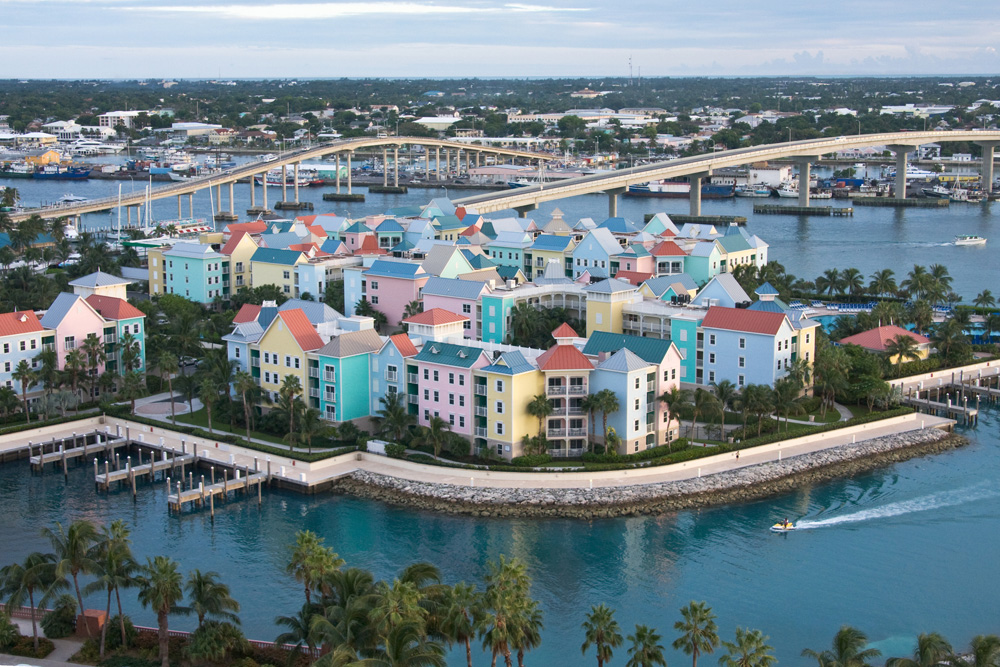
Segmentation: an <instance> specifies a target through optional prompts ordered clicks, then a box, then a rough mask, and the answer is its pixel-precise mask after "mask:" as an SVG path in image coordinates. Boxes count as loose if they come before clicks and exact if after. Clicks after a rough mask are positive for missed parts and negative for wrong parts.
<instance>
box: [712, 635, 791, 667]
mask: <svg viewBox="0 0 1000 667" xmlns="http://www.w3.org/2000/svg"><path fill="white" fill-rule="evenodd" d="M767 639H768V637H767V635H765V634H764V633H762V632H761V631H760V630H744V629H743V628H740V627H737V628H736V640H735V641H732V642H727V641H723V642H722V645H723V646H724V647H726V655H724V656H722V657H721V658H719V664H720V665H721V666H722V667H771V666H772V665H774V664H777V662H778V659H777V658H775V657H774V655H772V653H771V651H773V650H774V649H773V647H771V646H770V645H769V644H768V643H767Z"/></svg>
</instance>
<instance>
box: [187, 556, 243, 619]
mask: <svg viewBox="0 0 1000 667" xmlns="http://www.w3.org/2000/svg"><path fill="white" fill-rule="evenodd" d="M218 578H219V573H218V572H202V571H201V570H198V569H194V570H191V572H189V573H188V580H187V584H186V585H185V590H186V591H187V596H188V599H189V600H190V601H191V605H190V608H191V611H193V612H194V613H195V614H196V615H197V616H198V627H199V628H201V627H202V626H203V625H204V624H205V617H206V616H214V617H216V618H221V619H224V620H226V621H229V622H230V623H235V624H236V625H239V623H240V617H239V616H237V615H236V612H238V611H239V610H240V603H239V602H237V601H236V600H234V599H233V597H232V596H231V595H230V594H229V586H227V585H225V584H224V583H222V582H220V581H217V579H218Z"/></svg>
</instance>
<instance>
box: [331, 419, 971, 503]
mask: <svg viewBox="0 0 1000 667" xmlns="http://www.w3.org/2000/svg"><path fill="white" fill-rule="evenodd" d="M967 442H968V441H967V440H966V439H965V438H963V437H962V436H958V435H954V434H951V433H947V432H944V431H940V430H937V429H922V430H919V431H911V432H908V433H898V434H894V435H889V436H883V437H881V438H873V439H871V440H866V441H863V442H859V443H857V444H850V445H842V446H840V447H833V448H831V449H826V450H823V451H820V452H814V453H811V454H803V455H801V456H796V457H792V458H786V459H784V460H782V461H772V462H768V463H760V464H757V465H752V466H747V467H745V468H739V469H737V470H731V471H727V472H723V473H717V474H714V475H706V476H704V477H700V478H695V479H687V480H681V481H675V482H658V483H652V484H636V485H631V486H613V487H596V488H594V489H587V488H581V489H539V488H488V487H470V486H458V485H453V484H431V483H423V482H414V481H410V480H406V479H399V478H396V477H390V476H387V475H380V474H376V473H371V472H367V471H363V470H359V471H356V472H354V473H353V474H352V475H350V476H349V477H345V478H343V479H341V480H339V481H338V482H337V483H336V484H335V485H334V486H333V489H332V490H333V491H334V492H339V493H346V494H350V495H354V496H357V497H361V498H367V499H370V500H378V501H382V502H387V503H390V504H394V505H404V506H407V507H411V508H414V509H420V510H428V511H433V512H444V513H448V514H464V515H468V516H478V517H572V518H580V519H593V518H607V517H618V516H638V515H643V514H659V513H663V512H672V511H677V510H682V509H689V508H693V507H709V506H713V505H724V504H728V503H734V502H747V501H751V500H758V499H760V498H766V497H769V496H774V495H778V494H782V493H787V492H789V491H791V490H793V489H795V488H796V487H799V486H802V485H804V484H814V483H817V482H824V481H827V480H830V479H834V478H838V477H849V476H851V475H854V474H858V473H862V472H867V471H869V470H873V469H875V468H880V467H883V466H887V465H890V464H892V463H897V462H899V461H905V460H907V459H911V458H915V457H918V456H925V455H928V454H936V453H939V452H943V451H947V450H949V449H955V448H957V447H961V446H963V445H965V444H967Z"/></svg>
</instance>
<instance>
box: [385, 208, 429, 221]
mask: <svg viewBox="0 0 1000 667" xmlns="http://www.w3.org/2000/svg"><path fill="white" fill-rule="evenodd" d="M421 210H422V209H421V208H420V207H419V206H396V207H395V208H390V209H389V210H388V211H387V213H388V214H389V215H391V216H394V217H397V218H415V217H417V216H418V215H420V211H421Z"/></svg>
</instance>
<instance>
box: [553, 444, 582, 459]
mask: <svg viewBox="0 0 1000 667" xmlns="http://www.w3.org/2000/svg"><path fill="white" fill-rule="evenodd" d="M584 451H586V450H584V448H583V447H576V448H573V449H550V450H549V456H551V457H552V458H554V459H559V458H563V459H565V458H570V457H576V456H583V452H584Z"/></svg>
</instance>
